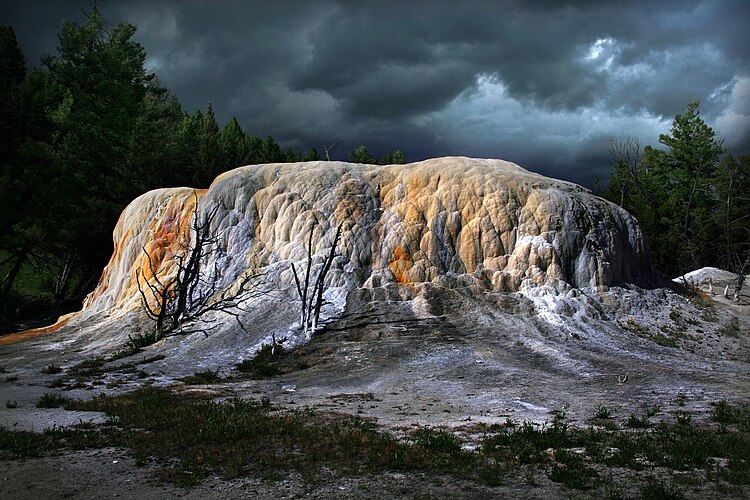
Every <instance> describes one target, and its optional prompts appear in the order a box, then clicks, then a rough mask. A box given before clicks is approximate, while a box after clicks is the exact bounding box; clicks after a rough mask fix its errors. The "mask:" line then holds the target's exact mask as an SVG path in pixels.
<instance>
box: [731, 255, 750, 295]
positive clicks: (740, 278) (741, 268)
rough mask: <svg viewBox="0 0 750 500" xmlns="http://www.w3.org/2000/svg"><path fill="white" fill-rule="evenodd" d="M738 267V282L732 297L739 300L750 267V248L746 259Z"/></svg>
mask: <svg viewBox="0 0 750 500" xmlns="http://www.w3.org/2000/svg"><path fill="white" fill-rule="evenodd" d="M738 267H739V272H738V273H737V282H736V283H735V285H734V294H733V295H732V298H733V299H734V300H736V301H737V302H739V301H740V292H741V291H742V286H743V285H744V284H745V273H747V270H748V269H750V250H748V251H747V252H746V255H745V261H744V262H743V263H742V265H741V266H738Z"/></svg>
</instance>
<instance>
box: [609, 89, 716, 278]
mask: <svg viewBox="0 0 750 500" xmlns="http://www.w3.org/2000/svg"><path fill="white" fill-rule="evenodd" d="M698 108H699V103H698V102H693V103H690V104H689V105H688V106H687V109H686V111H685V113H683V114H680V115H677V116H675V119H674V121H673V122H672V128H671V130H670V133H669V134H661V135H660V136H659V142H660V143H661V144H662V145H663V146H665V149H655V148H653V147H651V146H646V147H645V148H644V151H643V157H642V159H639V160H638V161H637V162H632V163H631V162H629V161H624V160H623V158H622V157H620V158H619V159H617V160H616V163H615V166H614V172H613V174H612V177H611V179H610V188H609V192H608V193H607V196H608V197H609V198H610V199H611V200H613V201H615V202H617V203H620V204H621V205H622V206H623V207H624V208H626V209H627V210H628V211H630V212H631V213H633V214H634V215H635V216H636V217H637V218H638V220H639V221H640V223H641V225H642V226H643V228H644V231H645V233H646V235H647V237H648V239H649V243H650V245H651V249H652V255H653V258H654V261H655V263H656V266H657V268H658V269H659V270H660V271H661V272H662V273H663V274H665V275H666V276H669V277H675V276H679V275H681V274H683V273H686V272H689V271H691V270H693V269H696V268H699V267H703V266H707V265H720V259H718V258H717V252H716V250H717V249H716V246H717V241H719V240H720V229H719V226H718V221H717V218H716V213H717V212H716V211H717V209H718V207H719V204H720V200H719V195H718V193H717V186H716V176H717V171H718V170H717V169H718V166H719V162H720V160H721V155H722V153H723V152H724V147H723V145H722V141H721V140H720V139H718V138H717V137H716V134H715V133H714V131H713V129H711V127H709V126H708V125H707V124H706V123H705V122H704V121H703V120H702V119H701V117H700V112H699V109H698Z"/></svg>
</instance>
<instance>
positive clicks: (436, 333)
mask: <svg viewBox="0 0 750 500" xmlns="http://www.w3.org/2000/svg"><path fill="white" fill-rule="evenodd" d="M716 281H720V280H714V281H713V283H712V284H714V285H715V286H716V287H717V290H718V287H720V286H721V283H717V282H716ZM698 285H699V286H700V283H698ZM703 288H704V290H703V292H702V293H701V294H700V296H698V297H694V298H692V299H689V298H686V297H685V296H681V295H677V294H675V293H673V292H671V291H668V290H651V291H646V290H640V289H621V288H611V289H606V290H595V289H584V290H568V291H566V292H564V293H560V292H553V291H552V290H549V289H546V288H544V287H538V288H529V289H526V290H524V291H522V292H520V293H502V294H501V293H485V294H481V295H477V294H475V293H473V292H471V293H470V292H468V291H462V290H460V289H443V288H437V287H431V288H430V289H425V290H420V291H419V293H416V294H414V295H415V296H416V298H414V299H413V300H408V301H400V300H397V299H393V300H386V301H384V300H381V298H380V297H374V296H373V294H372V293H371V292H368V291H362V292H360V293H358V294H357V293H355V294H354V295H352V296H350V298H349V301H348V303H347V309H346V312H345V314H344V315H342V317H340V318H338V319H336V320H332V321H330V322H329V323H328V324H327V325H326V327H325V329H324V330H323V331H321V332H319V333H318V334H316V335H315V336H314V337H313V339H312V340H311V341H310V342H309V343H307V344H304V345H299V346H297V347H296V348H294V349H293V350H291V351H289V353H288V354H287V355H285V356H283V357H282V358H281V359H280V360H279V361H278V363H277V366H278V368H279V371H280V374H278V375H275V376H272V377H268V378H264V379H259V380H255V379H250V378H248V377H246V376H243V375H242V374H241V373H239V372H238V371H237V370H236V369H235V368H234V364H235V363H237V362H239V361H241V360H242V359H245V358H246V357H248V353H247V352H246V351H245V350H243V349H237V350H235V351H232V349H231V348H230V347H226V346H223V345H222V344H221V342H222V341H221V340H220V339H216V338H211V337H210V336H209V337H208V338H205V337H203V336H202V335H200V334H198V335H195V336H193V337H195V338H169V339H166V340H163V341H161V342H159V343H157V344H155V345H152V346H150V347H148V348H147V349H145V350H144V352H141V353H139V354H136V355H135V356H131V357H127V358H123V359H121V360H118V361H113V362H108V363H106V365H105V367H104V368H103V369H97V370H94V371H93V372H92V373H93V374H90V376H80V375H79V376H76V375H75V371H71V367H73V366H75V365H76V364H79V363H81V362H82V361H83V362H86V361H87V360H91V359H92V358H94V357H96V356H101V355H111V354H112V353H113V352H114V350H115V349H114V346H115V344H113V343H109V344H102V343H97V342H93V343H92V342H91V341H90V340H89V341H87V340H86V339H85V338H83V337H81V336H80V335H79V336H76V335H75V334H70V333H68V335H69V337H68V338H66V337H62V336H63V335H65V332H63V333H53V334H49V335H45V336H41V337H37V338H32V339H28V340H24V341H20V342H15V343H10V344H7V345H3V346H0V368H2V369H3V373H2V374H0V377H1V378H0V403H3V404H2V406H0V426H3V427H5V428H7V429H25V430H33V431H36V432H40V431H42V430H43V429H45V428H49V427H52V426H68V425H72V424H75V423H78V422H80V421H85V420H92V421H94V422H102V421H103V420H105V417H104V416H103V415H102V414H98V413H95V414H92V413H90V412H72V411H66V410H63V409H60V408H49V409H47V408H37V407H36V404H37V402H38V401H39V399H40V398H41V397H42V396H43V395H44V394H47V393H50V394H62V395H65V396H66V397H73V398H90V397H92V396H95V395H97V394H102V393H107V394H112V393H119V392H124V391H128V390H132V389H134V388H137V387H141V386H144V385H157V386H171V387H173V388H174V389H175V390H177V391H199V392H208V393H210V394H211V395H212V396H213V397H215V398H217V399H222V398H230V397H233V396H235V395H239V396H243V397H250V398H257V399H259V398H261V397H267V398H269V399H270V401H271V403H272V404H276V405H280V406H281V407H282V408H301V407H311V408H315V409H317V410H319V411H323V412H328V411H330V412H336V413H345V414H352V415H357V416H360V417H363V418H370V419H374V420H376V421H377V423H378V424H379V425H380V426H382V427H383V428H384V429H386V430H387V431H388V432H392V433H394V434H396V435H399V436H405V435H407V434H408V433H409V432H410V430H412V429H414V428H415V427H418V426H424V425H429V426H431V427H437V428H444V429H449V430H451V431H452V432H455V433H457V434H458V435H459V436H460V437H461V438H462V440H463V442H464V446H468V447H471V446H472V443H473V442H476V440H478V439H479V438H480V437H481V432H482V429H483V427H482V424H493V423H503V422H505V421H506V420H507V419H508V418H510V419H513V420H516V421H518V422H520V421H524V420H529V421H534V422H538V423H541V422H545V421H546V422H549V421H550V420H551V419H552V418H553V416H554V414H555V412H559V411H561V410H564V411H565V412H566V413H567V416H568V419H569V421H570V422H571V424H572V425H574V426H579V427H586V426H588V425H590V424H591V423H592V419H593V417H594V415H595V414H596V413H597V410H598V408H600V407H602V406H603V407H605V408H607V409H608V410H609V411H611V413H612V414H613V416H614V419H615V420H616V421H618V422H620V423H622V422H624V421H625V419H627V418H628V416H629V415H631V414H640V413H642V412H643V411H645V409H647V408H653V407H658V409H659V411H658V414H657V415H656V416H655V417H654V419H655V421H659V420H660V419H663V420H670V419H673V418H674V416H675V415H676V414H678V413H682V412H687V413H689V414H690V415H691V417H692V419H693V421H694V422H697V423H700V422H703V421H707V420H708V418H709V414H710V412H711V409H712V403H715V402H717V401H720V400H727V401H729V402H731V403H732V404H735V405H742V404H747V403H750V306H748V305H742V302H741V303H740V304H739V305H738V304H737V303H734V302H732V301H727V300H724V299H723V298H722V297H721V294H720V293H718V294H717V295H713V294H711V293H710V290H708V289H707V288H706V286H705V285H703ZM741 301H744V303H745V304H747V298H746V297H744V298H742V297H741ZM282 312H283V311H282ZM287 312H288V311H287ZM279 314H281V313H279ZM268 321H272V319H268ZM105 333H106V332H105ZM71 339H75V340H74V341H73V340H71ZM197 352H200V353H201V355H200V356H198V355H196V353H197ZM212 352H213V353H214V354H213V355H212V354H211V353H212ZM139 362H140V363H139ZM50 366H53V367H60V368H61V369H62V371H61V372H59V373H43V371H47V372H49V371H56V370H55V369H54V368H53V369H51V370H50V369H48V368H49V367H50ZM206 369H210V370H212V371H215V372H216V373H217V375H218V376H219V377H220V378H221V379H222V380H220V381H218V382H216V383H213V384H208V385H192V386H186V385H185V384H183V383H181V382H179V381H178V380H177V378H179V377H184V376H185V375H189V374H192V373H195V372H198V371H201V370H206ZM79 372H80V371H79ZM149 467H152V465H146V466H143V467H138V466H136V465H135V463H134V461H133V459H132V457H131V456H130V455H129V453H128V450H124V449H112V448H105V449H97V450H83V451H62V452H57V453H55V454H51V455H48V456H44V457H42V458H32V459H25V460H21V461H18V460H3V461H2V465H1V466H0V469H2V471H3V472H2V473H0V481H2V482H0V490H1V491H2V496H3V497H5V498H32V497H33V498H40V497H41V498H44V497H48V496H70V497H76V498H93V497H97V498H98V497H102V496H110V495H119V496H121V497H133V498H135V497H144V496H146V497H152V496H159V497H176V496H186V497H195V498H199V497H200V498H203V497H205V496H212V495H221V496H222V497H226V498H237V497H243V496H252V497H267V498H270V497H271V496H273V497H279V496H281V497H301V496H312V497H345V498H346V497H351V498H355V497H356V498H361V497H372V498H382V497H414V496H419V495H424V496H428V497H434V496H458V497H476V496H480V495H484V496H498V495H500V496H506V497H519V496H524V497H529V496H531V497H559V496H566V495H569V494H570V491H569V490H566V489H565V487H564V486H562V485H560V484H559V483H555V482H552V481H550V479H549V477H548V476H547V475H545V474H544V473H543V472H539V471H533V470H531V471H529V470H524V469H519V470H518V471H517V472H516V473H515V476H513V474H511V477H506V478H505V480H504V481H503V484H501V485H499V486H494V487H489V486H483V485H478V484H475V483H472V482H470V481H461V480H454V479H452V478H448V477H445V476H440V475H434V474H429V473H425V474H417V473H396V472H386V473H378V474H374V475H365V476H362V477H346V476H342V475H339V474H338V473H336V472H325V471H324V472H323V473H321V476H320V477H319V478H317V479H316V480H314V481H310V480H309V478H308V479H305V478H302V477H297V476H295V475H294V474H292V475H290V476H288V477H287V478H286V479H284V480H282V481H269V480H266V479H258V478H244V479H237V480H233V481H227V480H222V479H220V478H218V477H209V478H208V479H207V480H206V481H204V482H203V483H202V484H200V485H199V486H194V487H192V488H181V487H177V486H174V485H172V484H169V483H164V482H159V481H156V480H155V479H153V477H154V476H153V474H151V473H150V471H149ZM609 473H610V474H611V475H613V477H615V478H619V479H620V481H621V483H622V484H623V485H625V486H624V487H625V491H624V492H623V494H624V495H625V496H626V497H632V496H637V494H638V490H637V487H636V486H635V485H636V483H635V482H633V483H632V485H631V486H628V485H629V484H630V482H629V477H630V476H629V475H630V474H631V472H628V471H626V470H624V469H623V470H615V469H613V470H611V471H610V472H609ZM660 474H666V476H669V477H672V478H674V474H673V473H671V472H669V471H666V472H665V471H662V472H660ZM675 474H676V473H675ZM628 488H631V489H632V491H631V489H628ZM683 490H685V491H686V492H687V495H688V496H692V497H696V498H707V497H721V496H723V495H726V494H727V493H726V492H722V491H719V490H717V489H716V488H714V486H713V484H712V483H706V482H703V483H700V484H691V485H688V486H685V487H683ZM737 491H738V490H731V493H730V494H729V495H730V496H732V495H736V494H737ZM740 491H744V494H748V493H750V490H748V489H747V488H745V489H744V490H740ZM576 494H577V495H578V494H579V493H578V492H576ZM581 494H583V495H584V496H585V495H586V494H587V493H585V492H584V493H581ZM590 494H591V495H593V496H597V495H600V494H601V492H600V491H598V490H597V492H593V493H590Z"/></svg>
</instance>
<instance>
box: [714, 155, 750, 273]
mask: <svg viewBox="0 0 750 500" xmlns="http://www.w3.org/2000/svg"><path fill="white" fill-rule="evenodd" d="M715 188H716V195H717V198H718V206H717V209H716V211H715V216H716V226H717V227H718V228H719V231H718V233H719V238H718V241H717V248H716V255H717V256H718V257H719V259H720V260H719V265H720V266H721V267H724V268H725V269H728V270H730V271H733V272H735V273H742V274H747V273H748V271H749V270H750V269H749V268H748V266H750V262H748V259H750V156H740V157H739V158H735V157H734V156H732V155H730V154H728V155H726V156H725V157H724V158H723V159H722V161H721V162H720V163H719V166H718V168H717V170H716V180H715Z"/></svg>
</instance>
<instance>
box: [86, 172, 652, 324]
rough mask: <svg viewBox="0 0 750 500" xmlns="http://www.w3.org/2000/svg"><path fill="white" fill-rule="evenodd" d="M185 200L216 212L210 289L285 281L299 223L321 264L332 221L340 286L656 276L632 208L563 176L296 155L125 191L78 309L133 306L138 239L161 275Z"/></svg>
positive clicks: (333, 279) (301, 249) (140, 264)
mask: <svg viewBox="0 0 750 500" xmlns="http://www.w3.org/2000/svg"><path fill="white" fill-rule="evenodd" d="M196 200H197V202H198V210H199V211H200V212H201V213H210V212H212V211H216V215H215V217H214V219H213V223H212V228H211V230H212V232H213V234H214V235H216V236H217V238H218V241H217V247H216V251H215V252H213V253H212V254H211V255H210V256H209V257H208V262H206V266H207V267H206V268H207V269H218V270H219V272H218V275H217V276H216V279H217V280H219V281H220V284H221V287H229V286H231V285H232V283H234V282H235V281H236V280H237V279H238V277H239V276H241V275H242V274H243V273H247V272H253V273H254V272H259V271H261V270H263V271H265V272H267V273H268V276H269V277H270V278H271V279H273V280H275V281H276V282H277V284H278V285H280V286H281V287H282V288H283V287H289V286H291V285H292V284H293V276H292V274H291V271H290V269H289V263H290V262H295V263H299V264H300V265H301V266H302V265H304V263H305V262H306V257H307V251H306V245H307V241H308V237H309V234H310V231H311V230H312V231H314V234H313V240H312V241H313V252H314V253H315V254H316V255H317V256H318V257H319V258H318V259H317V260H316V261H315V263H316V264H317V265H320V262H321V261H322V258H323V255H324V254H326V253H327V252H328V250H329V248H330V246H331V244H332V240H333V236H334V234H335V231H336V228H337V227H338V225H339V224H343V233H342V238H341V241H340V242H339V246H338V255H339V256H338V257H337V259H336V261H335V262H334V265H333V268H332V270H331V272H330V273H329V276H328V281H329V286H331V287H340V289H342V290H348V289H353V288H357V287H365V288H367V287H380V286H383V285H386V284H388V283H395V284H399V285H403V286H404V287H405V288H409V287H414V286H415V285H417V284H421V283H430V282H432V283H440V284H445V283H446V282H456V280H458V282H461V283H464V284H466V283H469V284H471V285H472V286H477V287H480V288H483V289H486V290H494V291H517V290H519V289H520V288H521V287H522V286H526V285H528V284H533V283H537V284H546V285H552V286H555V287H558V288H559V287H560V286H563V287H565V286H567V285H569V286H572V287H589V286H609V285H618V284H623V283H635V284H638V285H641V286H652V285H657V284H658V277H657V275H656V273H655V271H654V270H653V267H652V265H651V262H650V258H649V251H648V248H647V245H646V243H645V242H644V237H643V233H642V232H641V228H640V226H639V225H638V222H637V221H636V220H635V218H633V217H632V216H631V215H630V214H628V213H627V212H625V211H624V210H622V209H621V208H619V207H617V206H616V205H614V204H612V203H609V202H607V201H605V200H603V199H601V198H599V197H596V196H594V195H593V194H591V193H590V192H589V191H587V190H585V189H584V188H581V187H580V186H577V185H575V184H571V183H567V182H563V181H558V180H554V179H550V178H547V177H544V176H541V175H538V174H534V173H531V172H528V171H526V170H524V169H522V168H521V167H519V166H517V165H515V164H513V163H509V162H506V161H502V160H490V159H473V158H463V157H447V158H436V159H432V160H426V161H423V162H419V163H412V164H407V165H388V166H376V165H359V164H351V163H342V162H306V163H293V164H268V165H253V166H247V167H242V168H238V169H235V170H232V171H230V172H227V173H225V174H222V175H221V176H219V177H218V178H217V179H216V180H215V181H214V182H213V184H212V185H211V187H210V188H209V189H208V190H205V191H197V192H196V191H194V190H192V189H189V188H176V189H161V190H156V191H152V192H149V193H146V194H144V195H143V196H140V197H139V198H137V199H136V200H134V201H133V202H132V203H131V204H130V205H129V206H128V207H127V208H126V209H125V211H124V212H123V214H122V216H121V217H120V220H119V222H118V224H117V227H116V228H115V231H114V241H115V252H114V254H113V256H112V259H111V261H110V263H109V264H108V266H107V267H106V269H105V270H104V273H103V275H102V278H101V281H100V283H99V285H98V287H97V288H96V290H95V291H94V292H92V294H91V295H90V296H89V297H88V299H87V300H86V303H85V304H84V311H88V312H89V313H92V312H102V311H106V310H110V309H111V308H113V307H116V308H121V309H132V308H133V307H137V306H138V303H139V300H140V299H139V296H138V295H139V294H138V289H137V285H136V281H135V273H136V270H137V269H140V270H141V272H144V273H145V274H146V275H147V276H148V275H149V272H150V269H149V266H148V262H147V259H146V258H145V254H144V249H145V250H146V251H147V252H148V253H149V254H150V255H151V257H152V261H153V266H154V267H155V268H156V269H158V272H159V273H160V274H162V273H163V274H169V273H171V272H173V271H174V265H175V256H176V255H181V254H184V253H185V249H186V245H188V244H189V243H188V240H189V238H190V220H191V218H192V215H193V210H194V208H195V203H196ZM529 280H530V281H529ZM566 284H567V285H566Z"/></svg>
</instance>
